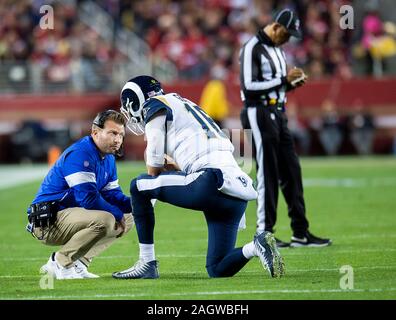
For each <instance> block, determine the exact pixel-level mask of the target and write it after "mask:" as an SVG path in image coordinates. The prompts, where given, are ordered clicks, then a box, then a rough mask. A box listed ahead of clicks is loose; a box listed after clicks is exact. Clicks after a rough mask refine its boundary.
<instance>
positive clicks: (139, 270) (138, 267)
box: [113, 260, 159, 279]
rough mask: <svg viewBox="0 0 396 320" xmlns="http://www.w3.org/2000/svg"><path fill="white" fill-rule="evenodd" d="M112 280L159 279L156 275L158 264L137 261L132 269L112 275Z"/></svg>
mask: <svg viewBox="0 0 396 320" xmlns="http://www.w3.org/2000/svg"><path fill="white" fill-rule="evenodd" d="M113 278H116V279H157V278H159V273H158V262H157V260H153V261H149V262H143V261H142V260H138V261H137V262H136V263H135V264H134V265H133V267H131V268H129V269H126V270H124V271H118V272H114V273H113Z"/></svg>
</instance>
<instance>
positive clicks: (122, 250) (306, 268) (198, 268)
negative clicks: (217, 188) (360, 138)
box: [0, 157, 396, 300]
mask: <svg viewBox="0 0 396 320" xmlns="http://www.w3.org/2000/svg"><path fill="white" fill-rule="evenodd" d="M302 167H303V176H304V185H305V200H306V205H307V209H308V212H307V214H308V218H309V221H310V224H311V228H310V229H311V231H312V232H313V233H314V234H317V235H319V236H326V237H330V238H332V239H333V245H332V246H330V247H327V248H296V249H289V248H286V249H282V250H281V253H282V255H283V256H284V259H285V263H286V272H287V273H286V276H285V277H283V278H281V279H272V278H270V277H269V275H268V273H267V271H265V270H263V268H262V266H261V264H260V262H259V260H258V259H257V258H255V259H252V260H251V261H250V262H249V263H248V265H247V266H246V267H245V268H244V269H243V270H241V272H240V273H238V274H237V275H236V276H234V277H233V278H226V279H209V278H208V276H207V274H206V270H205V254H206V245H207V241H206V237H207V234H206V224H205V221H204V218H203V215H202V214H201V213H199V212H193V211H186V210H184V209H180V208H176V207H173V206H170V205H167V204H163V203H157V205H156V230H155V239H156V255H157V259H158V260H159V262H160V279H157V280H115V279H112V277H111V273H112V272H113V271H118V270H121V269H125V268H126V267H129V266H130V265H131V264H133V263H134V262H135V261H136V260H137V257H138V243H137V236H136V232H135V229H133V230H132V231H131V232H130V233H129V234H128V235H127V236H125V237H123V238H120V239H119V240H118V241H117V242H115V244H114V245H113V246H112V247H110V248H109V249H108V250H107V251H106V252H104V253H103V254H102V255H101V256H99V257H97V258H96V259H95V260H94V262H93V263H92V266H91V268H90V271H91V272H93V273H97V274H99V275H100V276H101V278H99V279H89V280H71V281H57V280H55V281H54V284H53V289H48V290H44V289H41V288H40V285H39V283H40V278H41V276H42V275H40V274H39V268H40V266H41V265H42V264H44V263H45V262H46V261H47V259H48V257H49V255H50V253H51V252H52V251H53V250H54V247H49V246H44V245H42V244H40V243H39V242H38V241H37V240H35V239H33V238H32V236H31V235H30V234H28V233H27V232H26V231H25V230H24V229H25V225H26V215H25V212H26V207H27V206H28V204H29V203H30V201H31V200H32V198H33V196H34V194H35V193H36V191H37V188H38V186H39V183H40V182H41V179H40V178H38V179H37V178H36V180H34V181H31V179H34V175H31V174H30V173H31V171H32V170H33V169H34V170H39V171H40V167H36V166H35V167H33V169H32V167H26V166H21V167H15V166H8V167H5V166H3V167H0V178H1V179H0V180H1V181H0V208H1V209H0V230H1V232H0V299H77V300H78V299H132V300H142V299H143V300H148V299H213V300H216V299H259V300H264V299H281V300H287V299H348V300H349V299H395V298H396V158H390V157H370V158H354V157H352V158H309V159H302ZM17 171H18V172H19V176H22V178H23V177H24V176H26V177H29V180H30V182H25V183H23V179H20V178H18V177H16V175H18V174H16V172H17ZM41 171H42V167H41ZM143 171H144V166H143V164H142V163H120V164H119V177H120V183H121V185H122V187H123V190H124V191H128V185H129V180H130V178H131V177H134V176H136V175H137V174H139V173H141V172H143ZM18 179H19V180H21V181H22V182H18V181H19V180H18ZM11 185H12V186H11ZM255 210H256V204H255V202H251V203H250V204H249V207H248V211H247V225H248V227H247V229H246V230H244V231H241V232H240V233H239V236H238V241H237V245H243V244H244V243H246V242H248V241H251V239H252V236H253V234H254V231H255ZM289 222H290V221H289V218H288V217H287V211H286V207H285V204H284V201H283V198H282V197H280V201H279V212H278V223H277V230H276V235H277V236H278V237H279V238H281V239H283V240H289V238H290V236H291V230H290V227H289ZM345 265H349V266H351V267H352V268H353V289H343V288H342V287H341V286H340V280H341V282H342V277H343V276H344V275H345V274H341V273H340V268H341V267H342V266H345ZM350 279H351V278H350ZM349 284H350V285H351V284H352V282H351V280H350V282H349Z"/></svg>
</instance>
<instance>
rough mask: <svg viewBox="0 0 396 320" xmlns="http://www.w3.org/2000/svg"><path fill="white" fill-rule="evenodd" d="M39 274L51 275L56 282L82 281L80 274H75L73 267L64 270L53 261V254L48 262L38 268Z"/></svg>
mask: <svg viewBox="0 0 396 320" xmlns="http://www.w3.org/2000/svg"><path fill="white" fill-rule="evenodd" d="M40 273H47V274H50V275H52V276H53V277H54V278H55V279H57V280H69V279H83V276H82V275H81V274H77V273H76V271H75V269H74V266H72V267H69V268H65V267H63V266H61V265H60V264H59V263H58V262H57V261H56V259H55V252H54V253H52V254H51V256H50V258H49V259H48V262H47V263H46V264H45V265H43V266H42V267H41V268H40Z"/></svg>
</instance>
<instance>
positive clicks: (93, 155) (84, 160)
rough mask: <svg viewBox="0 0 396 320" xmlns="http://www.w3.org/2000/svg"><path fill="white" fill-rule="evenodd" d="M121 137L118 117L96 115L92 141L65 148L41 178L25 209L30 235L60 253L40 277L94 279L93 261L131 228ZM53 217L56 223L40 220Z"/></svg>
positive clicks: (109, 112)
mask: <svg viewBox="0 0 396 320" xmlns="http://www.w3.org/2000/svg"><path fill="white" fill-rule="evenodd" d="M124 135H125V119H124V117H123V116H122V115H121V114H120V113H118V112H116V111H114V110H107V111H104V112H101V113H99V114H98V115H97V117H96V118H95V120H94V122H93V124H92V131H91V135H90V136H86V137H84V138H82V139H80V140H79V141H77V142H76V143H74V144H73V145H71V146H70V147H69V148H67V149H66V150H65V151H64V152H63V153H62V155H61V156H60V158H59V159H58V160H57V162H56V163H55V164H54V166H53V167H52V168H51V169H50V171H49V172H48V174H47V176H46V177H45V178H44V181H43V183H42V184H41V186H40V188H39V191H38V193H37V195H36V197H35V199H34V200H33V202H32V205H31V206H30V207H29V209H28V214H29V222H30V223H29V225H28V230H29V231H30V232H31V233H32V234H33V235H34V236H35V237H36V238H37V239H39V240H40V241H41V242H42V243H44V244H47V245H61V246H62V247H61V248H60V250H59V251H57V252H56V253H53V254H52V255H51V257H50V258H49V260H48V262H47V264H45V265H44V266H42V268H41V271H42V272H45V273H49V274H52V275H53V276H54V277H55V278H56V279H82V278H97V277H98V276H96V275H94V274H92V273H90V272H88V270H87V268H88V266H89V264H90V262H91V261H92V258H94V257H95V256H97V255H98V254H99V253H101V252H102V251H103V250H105V249H106V248H108V247H109V246H110V244H111V243H112V242H113V241H114V240H115V239H116V238H118V237H120V236H122V235H123V234H124V233H126V232H128V231H129V230H130V229H131V227H132V226H133V218H132V215H131V212H132V209H131V202H130V198H129V197H127V196H125V195H124V194H123V193H122V191H121V188H120V186H119V185H118V178H117V170H116V164H115V157H114V155H115V154H117V153H118V152H119V150H120V149H121V146H122V142H123V139H124ZM51 213H53V214H54V215H55V218H54V219H51V218H49V219H48V220H43V219H45V217H47V215H51ZM43 217H44V218H43ZM43 221H45V222H46V223H45V224H43Z"/></svg>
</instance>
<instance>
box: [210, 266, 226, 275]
mask: <svg viewBox="0 0 396 320" xmlns="http://www.w3.org/2000/svg"><path fill="white" fill-rule="evenodd" d="M206 271H207V272H208V275H209V277H210V278H221V277H224V276H223V275H221V274H219V273H218V272H216V265H214V266H210V267H206Z"/></svg>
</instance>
